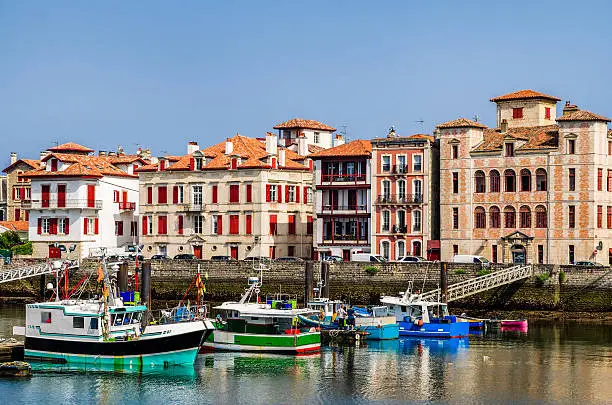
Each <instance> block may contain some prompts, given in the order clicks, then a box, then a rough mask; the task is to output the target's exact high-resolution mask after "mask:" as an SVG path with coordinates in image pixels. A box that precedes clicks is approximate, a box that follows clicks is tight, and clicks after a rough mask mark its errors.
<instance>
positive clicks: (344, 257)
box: [342, 249, 351, 262]
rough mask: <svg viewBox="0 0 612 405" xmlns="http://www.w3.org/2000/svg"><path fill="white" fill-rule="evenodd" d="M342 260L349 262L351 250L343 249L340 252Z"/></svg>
mask: <svg viewBox="0 0 612 405" xmlns="http://www.w3.org/2000/svg"><path fill="white" fill-rule="evenodd" d="M342 260H343V261H345V262H350V261H351V249H344V250H343V251H342Z"/></svg>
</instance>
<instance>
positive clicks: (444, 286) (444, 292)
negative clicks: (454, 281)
mask: <svg viewBox="0 0 612 405" xmlns="http://www.w3.org/2000/svg"><path fill="white" fill-rule="evenodd" d="M440 291H441V294H440V301H442V302H448V301H447V299H448V268H447V263H446V262H440Z"/></svg>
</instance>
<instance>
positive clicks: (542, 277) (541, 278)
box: [535, 273, 550, 287]
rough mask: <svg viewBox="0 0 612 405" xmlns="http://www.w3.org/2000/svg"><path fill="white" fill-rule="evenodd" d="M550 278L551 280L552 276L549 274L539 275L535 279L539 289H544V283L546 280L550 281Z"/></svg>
mask: <svg viewBox="0 0 612 405" xmlns="http://www.w3.org/2000/svg"><path fill="white" fill-rule="evenodd" d="M549 278H550V275H549V274H548V273H542V274H538V275H537V276H536V279H535V284H536V285H537V286H538V287H542V286H543V285H544V283H545V282H546V280H548V279H549Z"/></svg>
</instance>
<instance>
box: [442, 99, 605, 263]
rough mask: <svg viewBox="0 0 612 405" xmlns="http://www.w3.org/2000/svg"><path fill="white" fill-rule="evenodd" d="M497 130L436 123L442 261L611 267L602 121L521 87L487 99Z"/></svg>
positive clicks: (465, 122) (465, 121)
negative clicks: (460, 258) (559, 108)
mask: <svg viewBox="0 0 612 405" xmlns="http://www.w3.org/2000/svg"><path fill="white" fill-rule="evenodd" d="M491 101H492V102H494V103H495V104H496V106H497V127H496V128H488V127H486V126H485V125H483V124H482V123H479V122H474V121H471V120H468V119H465V118H460V119H457V120H454V121H449V122H446V123H443V124H440V125H438V131H439V139H440V202H441V203H440V207H441V231H440V232H441V260H444V261H450V260H452V257H453V255H455V254H473V255H480V256H484V257H486V258H487V259H489V260H491V261H493V262H505V263H511V262H515V263H523V262H527V263H549V264H568V263H573V262H576V261H580V260H596V261H598V262H601V263H605V264H608V263H609V262H610V261H612V253H610V252H612V134H611V133H610V131H609V130H608V127H607V123H608V122H610V120H609V119H608V118H605V117H603V116H600V115H597V114H594V113H592V112H589V111H584V110H580V109H579V108H578V107H576V106H574V105H571V104H570V103H569V102H568V103H566V104H565V107H564V109H563V113H562V115H561V116H559V117H557V114H556V105H557V102H558V101H560V99H559V98H557V97H553V96H549V95H546V94H542V93H539V92H536V91H533V90H522V91H518V92H515V93H510V94H506V95H503V96H500V97H495V98H493V99H491Z"/></svg>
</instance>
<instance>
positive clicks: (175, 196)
mask: <svg viewBox="0 0 612 405" xmlns="http://www.w3.org/2000/svg"><path fill="white" fill-rule="evenodd" d="M172 203H173V204H178V186H174V187H172Z"/></svg>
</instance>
